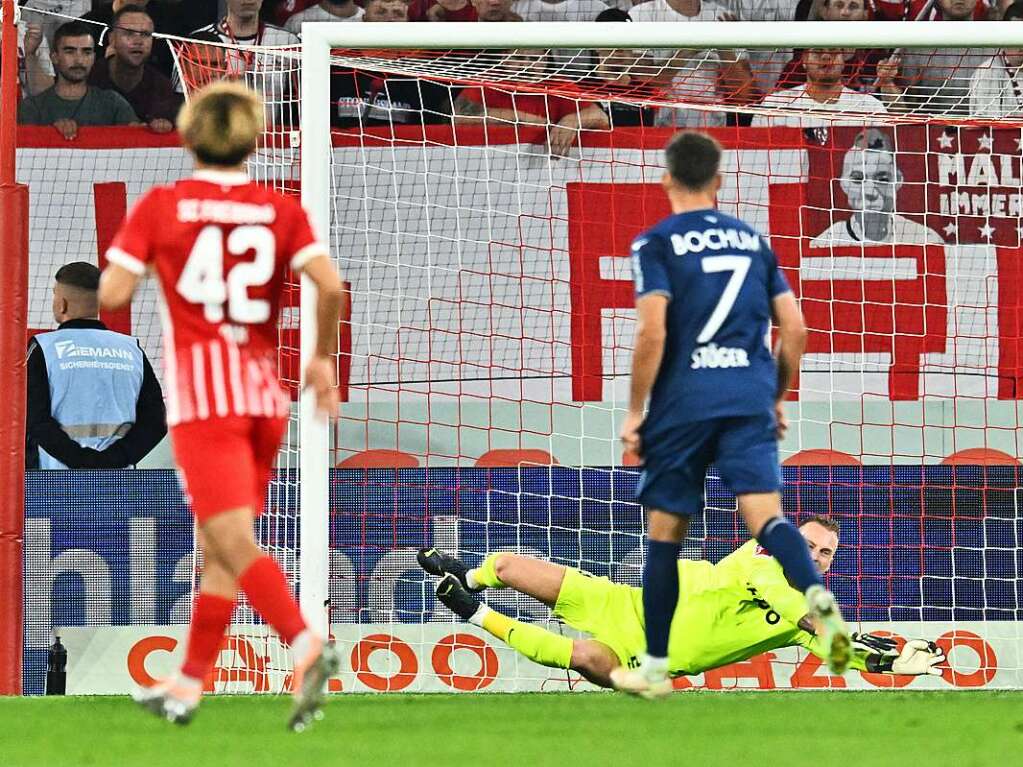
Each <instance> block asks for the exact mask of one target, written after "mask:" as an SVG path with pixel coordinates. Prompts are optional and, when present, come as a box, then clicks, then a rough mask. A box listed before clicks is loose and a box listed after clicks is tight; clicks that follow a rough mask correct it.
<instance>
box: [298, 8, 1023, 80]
mask: <svg viewBox="0 0 1023 767" xmlns="http://www.w3.org/2000/svg"><path fill="white" fill-rule="evenodd" d="M348 27H351V28H344V29H339V28H338V25H337V24H334V23H332V22H312V23H306V24H303V25H302V49H303V66H305V65H306V64H308V60H307V59H306V53H305V52H306V51H309V50H310V49H314V50H318V51H319V55H327V54H326V52H327V51H329V48H330V47H332V46H333V47H343V48H373V49H381V48H420V49H450V48H473V49H477V48H481V49H483V48H491V49H502V48H608V47H614V48H940V47H957V48H961V47H964V46H965V45H968V46H970V47H975V48H999V47H1012V46H1015V47H1019V46H1023V29H1018V28H1016V27H1015V26H1014V25H1012V24H1004V23H990V24H978V23H976V22H972V21H971V22H967V21H953V22H944V23H941V24H925V25H924V26H919V25H917V24H914V23H901V24H893V23H891V22H887V21H846V22H843V23H841V24H832V25H830V26H829V27H828V30H827V35H826V37H825V36H822V35H821V27H820V24H819V23H818V22H813V21H784V22H783V21H735V22H719V21H696V22H691V23H688V24H656V23H652V22H636V23H632V24H618V25H615V26H614V27H613V29H609V27H608V25H607V24H601V23H597V22H545V23H543V24H479V23H472V22H446V23H444V24H429V25H426V26H425V27H423V26H422V25H416V24H389V23H385V22H370V23H363V24H350V25H348ZM305 74H306V73H304V74H303V76H304V77H305Z"/></svg>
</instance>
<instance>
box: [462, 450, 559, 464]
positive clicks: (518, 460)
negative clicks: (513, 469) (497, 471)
mask: <svg viewBox="0 0 1023 767" xmlns="http://www.w3.org/2000/svg"><path fill="white" fill-rule="evenodd" d="M523 464H531V465H534V466H551V465H554V464H557V460H555V458H554V456H552V455H551V454H550V453H548V452H547V451H546V450H536V449H527V450H507V449H505V450H500V449H499V450H488V451H487V452H485V453H484V454H483V455H481V456H480V457H479V458H477V459H476V466H478V467H480V468H486V469H493V468H497V467H500V466H522V465H523Z"/></svg>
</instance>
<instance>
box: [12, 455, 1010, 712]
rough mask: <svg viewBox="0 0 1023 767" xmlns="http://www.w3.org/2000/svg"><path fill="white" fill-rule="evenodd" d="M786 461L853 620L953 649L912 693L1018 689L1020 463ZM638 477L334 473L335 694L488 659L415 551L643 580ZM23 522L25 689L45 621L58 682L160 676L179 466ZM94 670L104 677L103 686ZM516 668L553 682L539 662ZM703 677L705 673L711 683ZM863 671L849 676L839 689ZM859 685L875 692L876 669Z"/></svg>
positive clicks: (82, 492)
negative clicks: (61, 662)
mask: <svg viewBox="0 0 1023 767" xmlns="http://www.w3.org/2000/svg"><path fill="white" fill-rule="evenodd" d="M785 472H786V473H785V479H786V491H785V505H786V509H787V510H788V511H789V512H790V513H791V514H793V515H794V516H796V517H797V518H798V517H799V516H800V515H808V514H813V513H819V512H826V513H830V514H831V515H833V516H834V517H835V518H836V519H838V520H839V521H840V522H841V523H842V526H843V528H842V538H841V544H840V548H839V551H838V555H837V557H836V559H835V564H834V567H833V569H832V572H831V574H830V575H829V585H830V586H831V588H832V589H833V590H834V591H835V592H836V594H837V595H838V597H839V600H840V601H841V603H842V604H843V609H844V610H845V611H846V613H847V615H848V616H849V618H850V619H851V620H853V621H856V622H857V623H859V624H862V625H863V626H864V627H869V628H880V629H885V630H889V631H892V632H893V633H895V634H898V635H900V636H904V637H907V638H916V637H925V638H928V639H938V638H941V641H942V642H946V643H947V644H948V648H947V649H949V650H952V645H953V644H955V645H956V647H955V649H954V650H952V652H951V657H952V660H953V665H954V668H956V670H957V672H956V673H957V674H959V676H951V672H949V673H950V675H949V677H948V678H947V679H945V678H942V679H937V680H927V681H926V682H925V681H924V680H918V681H917V682H914V683H913V684H914V685H921V686H922V685H924V684H931V683H941V684H951V685H954V686H969V685H971V684H978V683H980V682H983V686H1015V685H1023V679H1020V678H1018V677H1017V675H1018V674H1019V673H1020V669H1021V667H1023V663H1021V662H1020V661H1021V658H1020V654H1021V651H1023V644H1021V642H1023V625H1021V624H1020V623H1019V622H1017V620H1016V617H1017V614H1018V613H1017V598H1016V586H1017V581H1018V578H1017V569H1016V568H1017V564H1016V562H1017V558H1018V548H1017V540H1018V535H1017V530H1016V528H1017V517H1018V514H1017V495H1018V487H1019V484H1020V482H1019V480H1020V477H1019V472H1018V470H1017V469H1014V468H1012V467H990V468H988V469H986V470H985V469H981V468H978V467H947V466H936V467H925V468H921V467H896V468H885V467H801V468H788V467H787V468H786V469H785ZM636 476H637V475H636V472H635V470H631V469H621V468H615V469H612V468H603V469H600V468H588V469H574V468H569V467H533V468H522V469H454V468H450V469H403V470H400V471H397V472H396V471H395V470H393V469H391V470H388V469H375V470H369V471H364V470H334V472H333V473H332V481H331V488H332V493H331V518H330V572H331V582H330V601H331V605H330V608H331V623H332V625H333V626H334V632H335V635H336V636H337V637H338V639H339V640H341V641H342V642H343V646H344V653H343V654H344V656H345V658H346V665H345V667H344V668H345V673H346V674H348V675H349V676H348V677H345V676H342V684H348V686H347V687H344V689H361V688H360V687H359V685H368V686H370V687H371V686H372V685H371V684H370V683H368V682H367V681H366V680H367V679H370V678H371V676H369V675H371V674H377V675H380V676H386V675H387V674H392V673H397V672H400V670H401V668H402V667H403V666H402V664H405V668H406V672H403V673H406V674H408V673H412V672H411V671H409V670H408V669H411V668H413V667H414V668H415V669H416V671H415V678H416V681H415V686H414V687H413V685H412V683H411V682H410V683H409V687H408V689H447V688H450V686H451V685H446V683H445V682H444V681H443V679H441V678H440V677H443V676H445V675H446V674H447V672H446V670H445V669H446V668H447V667H446V666H445V665H444V662H448V663H449V664H450V667H451V671H452V674H453V675H454V676H473V675H474V674H477V673H478V672H479V670H480V668H482V667H483V666H487V668H489V666H488V665H487V664H489V663H490V661H489V660H488V659H489V658H490V657H491V656H490V655H489V652H488V651H487V650H486V648H485V647H484V646H483V645H479V644H474V645H473V646H470V647H467V648H461V647H455V645H457V644H459V643H464V642H466V641H467V642H470V643H473V642H475V641H476V640H464V641H463V640H462V639H459V638H458V637H457V636H456V635H459V634H465V635H473V636H475V635H476V633H475V632H474V630H473V629H472V628H471V627H468V626H465V625H462V624H455V623H452V622H451V616H450V613H448V612H447V611H446V610H445V609H444V608H443V607H441V606H440V605H438V604H436V602H435V600H434V597H433V594H432V583H431V582H430V580H429V579H427V578H425V577H424V575H423V573H422V571H420V570H419V568H418V567H417V566H416V564H415V551H416V549H417V548H419V547H421V546H426V545H437V546H439V547H441V548H446V549H450V550H458V551H459V552H461V554H462V556H464V557H465V558H466V559H467V560H468V561H470V563H475V562H478V561H479V558H480V557H481V556H482V555H483V554H485V553H487V552H491V551H498V550H511V551H519V552H521V553H527V554H534V555H536V556H540V557H544V558H548V559H552V560H553V561H556V562H559V563H562V564H567V565H572V566H577V567H582V568H583V569H586V570H589V571H591V572H593V573H594V574H596V575H603V576H609V577H611V578H612V579H614V580H617V581H621V582H625V583H632V584H636V583H638V578H639V574H640V569H641V565H642V561H641V555H642V547H641V545H640V544H641V533H642V525H641V518H640V512H639V509H638V508H637V507H636V506H635V505H634V504H633V503H631V500H630V499H631V497H632V491H633V487H634V484H635V481H636ZM281 479H287V477H281ZM278 487H282V488H284V489H287V486H283V485H279V486H278ZM293 499H294V494H293V493H287V492H280V493H279V494H274V493H273V491H271V496H270V499H269V501H270V502H269V512H268V515H267V516H266V517H265V524H266V525H267V526H268V527H267V530H272V531H274V535H272V536H270V540H271V548H272V549H273V550H274V551H275V552H277V553H279V554H280V552H284V554H283V555H281V556H280V558H281V559H282V561H283V564H284V566H285V568H286V569H288V568H290V567H292V566H293V560H294V549H293V548H290V549H289V548H287V546H286V545H285V544H286V542H287V541H289V540H290V541H294V525H295V514H294V512H295V510H294V508H293V506H289V501H290V502H293ZM707 505H708V510H707V512H706V513H705V515H704V518H703V519H702V520H698V521H694V525H693V529H692V531H691V539H690V542H689V545H688V547H687V549H686V551H685V554H686V556H689V557H693V558H706V559H710V560H712V561H717V560H718V559H720V558H721V557H723V556H725V555H726V554H728V553H729V552H731V551H732V550H734V549H735V548H736V547H737V546H738V545H740V544H741V543H742V542H743V541H744V540H745V536H744V533H743V531H742V528H741V523H740V522H739V521H738V518H737V515H736V514H735V512H734V499H733V498H732V497H731V496H730V495H729V494H728V493H727V492H726V491H725V490H724V488H723V487H722V486H721V485H720V483H719V482H718V481H717V480H714V479H712V480H710V481H709V482H708V486H707ZM26 515H27V518H26V525H25V608H24V615H25V666H24V684H25V690H26V691H27V692H36V693H38V692H41V691H42V685H43V679H44V677H45V662H46V648H47V646H48V645H49V644H50V641H51V639H50V634H51V630H52V629H54V628H56V629H58V630H59V632H60V634H61V637H62V639H63V640H64V641H65V643H66V644H67V646H68V649H69V669H70V674H71V676H70V677H69V689H82V690H84V689H89V690H91V691H94V692H98V691H100V690H101V689H110V690H113V689H122V687H119V686H118V685H121V686H123V685H124V684H126V683H127V681H126V680H128V679H129V678H130V677H131V674H130V673H129V671H130V668H135V667H136V666H137V664H136V666H132V664H131V663H129V659H130V658H136V656H138V655H140V654H141V655H142V656H144V657H145V658H146V663H145V664H143V667H144V668H150V672H149V673H151V674H156V673H158V672H159V671H160V669H162V668H164V666H160V665H159V664H161V663H164V664H166V663H167V662H168V660H167V658H168V657H169V654H171V653H173V651H174V650H175V649H176V647H177V643H178V642H179V641H180V639H181V636H182V634H181V631H182V630H183V626H182V625H181V624H184V623H185V622H186V621H187V619H188V615H189V593H190V590H191V585H192V571H193V557H192V521H191V518H190V516H189V514H188V512H187V509H186V508H185V507H184V506H183V505H182V502H181V495H180V491H179V489H178V486H177V481H176V479H175V476H174V473H173V472H171V471H110V472H33V473H31V474H30V475H29V477H28V479H27V485H26ZM488 599H490V600H491V604H493V605H495V606H498V607H499V609H501V610H502V611H505V612H508V613H509V614H512V615H513V616H516V617H518V618H520V619H526V620H545V619H546V610H545V609H543V608H542V607H541V606H540V605H539V604H538V603H533V602H531V601H530V600H520V599H516V598H515V597H514V596H512V595H509V594H508V593H507V592H499V593H494V594H492V595H491V596H489V597H488ZM235 620H236V622H239V623H244V624H246V625H247V626H248V628H247V629H246V631H247V632H249V634H250V635H253V636H259V635H260V632H262V629H261V628H260V627H258V626H256V625H255V623H256V622H255V621H254V620H252V619H251V614H246V613H245V611H239V612H238V613H237V614H236V617H235ZM78 627H88V630H85V629H82V630H78ZM111 627H113V628H111ZM69 629H75V630H69ZM950 632H958V633H950ZM264 633H265V632H264ZM374 635H379V636H378V637H377V638H376V639H371V637H373V636H374ZM160 637H165V638H164V639H160ZM387 637H394V638H396V639H395V640H391V639H388V638H387ZM452 637H454V638H452ZM397 640H400V642H403V643H404V644H405V645H408V647H409V648H410V649H411V655H410V654H409V653H408V652H406V651H405V650H404V648H403V646H402V645H400V644H399V643H398V641H397ZM482 641H483V642H484V643H485V645H486V647H489V648H490V649H491V650H492V651H493V652H494V653H496V655H495V656H494V657H496V659H497V664H498V665H497V668H498V671H496V672H495V673H494V676H495V680H494V681H493V682H492V683H490V684H488V685H487V688H486V689H495V690H497V689H508V685H515V684H524V683H526V682H523V681H522V680H523V676H524V675H525V673H524V672H525V671H527V670H529V665H528V664H527V665H522V664H526V661H523V660H515V659H512V658H511V656H510V655H509V654H508V652H507V651H506V650H504V649H503V648H501V647H499V646H498V645H499V643H495V642H494V641H493V640H491V639H489V638H486V637H482ZM140 642H142V644H141V645H140V644H139V643H140ZM360 643H362V644H360ZM446 643H447V644H446ZM378 645H386V646H387V647H388V648H389V649H378V647H377V646H378ZM357 648H361V649H360V650H359V651H358V652H356V649H357ZM395 648H399V649H398V650H397V651H395ZM449 650H450V652H449ZM231 652H233V654H234V655H235V656H238V657H242V658H250V659H251V661H247V662H251V663H253V664H257V665H258V661H257V660H256V659H257V658H259V657H265V656H266V655H268V654H270V655H272V654H273V653H268V652H267V651H266V649H265V647H264V646H261V645H260V644H259V642H257V643H256V644H255V645H253V644H251V643H250V645H248V646H246V645H241V644H239V645H237V646H236V647H234V648H233V649H232V650H231ZM229 654H230V653H229ZM777 655H778V658H777V659H773V660H772V659H766V660H765V659H760V660H756V661H751V662H750V663H752V666H749V667H748V668H747V671H746V672H744V673H750V674H753V678H756V679H759V678H761V677H762V678H763V679H764V680H770V683H771V684H773V685H775V686H785V685H786V684H788V685H790V686H791V685H792V684H793V682H792V677H793V675H794V674H795V675H796V677H797V682H798V683H799V685H802V686H807V685H810V684H816V683H817V682H815V681H814V680H815V679H819V677H820V676H821V675H822V672H821V671H820V669H815V668H814V667H813V661H812V660H811V661H808V662H807V663H805V664H801V665H800V664H796V665H793V664H794V663H795V659H794V656H791V655H786V654H784V653H778V654H777ZM353 657H354V658H355V660H352V658H353ZM474 658H475V659H476V660H475V661H474ZM222 660H223V662H224V663H227V662H228V661H227V660H226V659H222ZM768 661H769V662H768ZM236 662H237V661H235V663H236ZM473 662H477V663H478V664H483V665H482V666H481V665H477V666H475V667H474V666H473V665H472V663H473ZM150 663H152V664H155V665H152V666H150V665H149V664H150ZM765 663H768V665H764V664H765ZM105 664H109V666H107V665H105ZM516 664H518V665H516ZM233 667H234V666H232V668H233ZM104 669H106V671H108V672H109V673H110V674H111V675H112V676H110V677H109V678H107V677H105V676H104ZM437 669H440V670H441V671H443V672H444V673H441V674H439V675H438V672H437ZM985 669H986V670H985ZM357 671H364V672H365V673H364V674H363V676H362V677H360V676H359V675H358V673H356V672H357ZM385 671H386V672H387V673H386V674H385V673H384V672H385ZM533 671H535V669H534V670H533ZM754 672H757V673H759V674H760V676H757V675H756V673H754ZM736 673H737V672H736ZM525 676H528V677H529V678H530V679H531V680H540V679H548V678H550V679H557V678H558V677H557V676H556V675H551V674H549V673H548V672H546V671H544V672H543V675H539V674H536V673H532V672H531V673H530V674H528V675H525ZM718 676H720V674H719V675H718ZM705 677H706V675H705ZM804 677H805V679H804ZM715 678H717V677H715V676H714V675H711V677H710V681H708V680H707V679H706V678H705V679H704V680H703V683H704V684H705V685H708V686H709V685H711V684H716V683H717V682H714V681H713V680H714V679H715ZM346 679H347V680H348V681H347V682H346V681H345V680H346ZM402 679H404V677H402ZM722 679H723V678H722ZM104 680H105V681H104ZM118 680H119V681H118ZM858 680H859V676H858V675H856V674H853V675H850V678H849V680H848V684H849V686H853V685H855V684H859V683H860V682H859V681H858ZM225 681H226V677H225ZM528 683H530V684H531V683H533V682H528ZM697 683H698V682H697ZM864 683H865V684H868V685H869V684H872V682H871V680H870V679H869V678H868V679H866V680H865V682H864ZM79 684H81V685H82V687H76V685H79ZM549 684H555V682H553V681H552V682H550V683H549ZM557 684H561V683H560V682H558V683H557ZM720 684H721V685H722V686H729V683H726V681H721V682H720ZM744 684H745V682H744ZM758 684H759V682H758ZM764 684H765V685H766V684H767V682H766V681H765V682H764ZM103 685H111V687H107V688H104V687H103Z"/></svg>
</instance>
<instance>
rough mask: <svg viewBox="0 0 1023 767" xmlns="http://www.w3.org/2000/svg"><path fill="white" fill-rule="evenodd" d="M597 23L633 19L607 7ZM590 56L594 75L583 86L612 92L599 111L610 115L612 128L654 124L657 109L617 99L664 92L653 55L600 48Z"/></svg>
mask: <svg viewBox="0 0 1023 767" xmlns="http://www.w3.org/2000/svg"><path fill="white" fill-rule="evenodd" d="M596 21H600V22H628V21H632V18H631V17H630V16H629V14H628V13H627V12H625V11H623V10H620V9H618V8H605V9H604V10H603V11H601V12H600V13H599V14H597V18H596ZM590 56H591V59H590V61H591V72H592V74H591V76H590V77H588V78H587V79H586V80H584V81H583V83H582V84H583V85H584V86H589V85H592V86H595V89H597V90H599V91H601V92H604V93H607V92H610V94H611V96H612V98H611V99H610V100H608V101H602V102H600V108H601V109H603V110H604V112H605V113H606V114H607V118H608V121H609V123H610V125H611V127H612V128H621V127H634V126H639V125H644V126H650V125H653V124H654V119H655V116H656V114H657V110H656V109H655V108H653V107H646V106H640V105H639V104H635V103H633V102H631V101H627V100H623V99H618V98H614V96H615V95H618V94H630V95H637V94H640V93H648V92H652V91H658V90H661V89H662V88H661V86H660V85H659V84H658V83H656V81H655V77H654V72H656V71H657V70H658V67H657V66H656V65H655V64H654V62H653V60H652V59H651V58H650V56H648V55H646V54H644V52H643V51H639V50H635V49H633V48H600V49H597V50H594V51H591V53H590Z"/></svg>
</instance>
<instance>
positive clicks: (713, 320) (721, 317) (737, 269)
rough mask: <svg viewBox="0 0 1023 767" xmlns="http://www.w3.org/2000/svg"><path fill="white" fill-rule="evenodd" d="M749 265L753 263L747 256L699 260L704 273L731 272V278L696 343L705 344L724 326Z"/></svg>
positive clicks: (715, 257)
mask: <svg viewBox="0 0 1023 767" xmlns="http://www.w3.org/2000/svg"><path fill="white" fill-rule="evenodd" d="M751 263H753V259H751V258H750V257H749V256H707V257H706V258H702V259H700V267H701V268H702V269H703V271H704V272H706V273H712V272H731V273H732V276H731V277H729V278H728V284H727V285H725V289H724V290H723V291H721V298H719V299H718V303H717V306H715V307H714V311H713V312H711V313H710V318H709V319H708V320H707V324H706V325H704V326H703V330H701V331H700V335H699V336H697V337H696V343H698V344H705V343H707V342H708V341H710V339H712V338H713V337H714V334H715V333H717V332H718V331H719V330H720V329H721V326H722V325H723V324H725V320H726V319H727V318H728V313H729V312H730V311H732V307H733V306H735V299H736V298H738V297H739V291H740V290H742V283H743V282H744V281H745V280H746V275H747V274H748V273H749V267H750V264H751Z"/></svg>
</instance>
